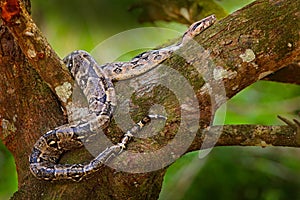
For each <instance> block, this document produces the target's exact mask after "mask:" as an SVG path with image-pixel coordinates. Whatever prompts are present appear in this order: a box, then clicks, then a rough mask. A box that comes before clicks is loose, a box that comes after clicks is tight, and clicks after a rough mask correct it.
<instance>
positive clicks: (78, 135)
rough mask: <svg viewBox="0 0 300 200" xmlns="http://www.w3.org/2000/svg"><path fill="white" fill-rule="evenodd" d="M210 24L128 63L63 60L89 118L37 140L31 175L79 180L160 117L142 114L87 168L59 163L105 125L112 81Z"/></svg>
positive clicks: (144, 67)
mask: <svg viewBox="0 0 300 200" xmlns="http://www.w3.org/2000/svg"><path fill="white" fill-rule="evenodd" d="M215 21H216V17H215V16H214V15H211V16H209V17H207V18H204V19H202V20H201V21H198V22H195V23H194V24H192V25H191V26H190V27H189V29H188V30H187V31H186V32H185V33H184V35H183V37H182V39H181V41H180V42H179V43H177V44H175V45H172V46H169V47H165V48H162V49H158V50H151V51H147V52H144V53H141V54H139V55H138V56H136V57H134V58H133V59H132V60H131V61H129V62H116V63H108V64H105V65H101V66H100V65H98V64H97V63H96V61H95V60H94V59H93V58H92V56H91V55H90V54H89V53H87V52H85V51H83V50H78V51H74V52H72V53H71V54H69V55H68V56H66V57H65V58H64V59H63V61H64V63H65V64H66V66H67V67H68V68H69V70H70V72H71V74H72V76H73V77H74V79H75V81H76V83H77V84H78V86H79V87H80V89H81V90H82V91H83V94H84V96H85V98H86V99H87V102H88V110H89V114H88V116H86V117H83V118H82V119H81V120H79V121H77V122H72V123H70V124H65V125H63V126H60V127H57V128H55V129H53V130H51V131H49V132H47V133H46V134H44V135H43V136H41V137H40V138H39V140H38V141H37V142H36V143H35V145H34V147H33V150H32V153H31V155H30V157H29V162H30V170H31V172H32V174H33V175H34V176H35V177H37V178H39V179H43V180H49V181H54V180H63V179H71V180H74V181H80V180H82V178H84V177H86V176H87V175H89V174H91V173H93V172H95V171H98V170H99V169H101V168H102V167H103V166H104V165H105V164H106V163H108V162H109V161H110V160H111V159H112V158H114V157H116V156H118V155H119V154H120V153H121V152H122V151H123V150H124V148H125V147H126V144H127V143H128V142H129V140H130V139H131V138H132V137H133V136H134V135H135V134H137V132H138V131H139V130H140V129H141V128H142V127H143V126H144V125H146V124H147V123H149V122H150V120H151V118H163V119H164V117H163V116H160V115H148V116H146V117H145V118H144V119H142V120H141V121H140V122H138V123H137V124H136V125H135V126H134V127H132V128H131V129H129V130H128V131H127V132H126V133H125V134H124V136H123V138H122V139H121V142H120V143H118V144H116V145H113V146H110V147H108V148H106V149H105V150H104V151H103V152H101V153H100V154H99V155H98V156H97V157H95V158H94V159H93V160H91V161H90V162H88V163H86V164H59V163H58V161H59V159H60V157H61V156H62V154H64V153H65V152H66V151H69V150H72V149H74V148H78V147H81V146H83V144H84V142H85V141H86V140H88V139H89V136H90V134H92V133H95V132H96V130H97V129H100V128H101V127H102V126H104V125H105V124H108V123H109V121H110V118H111V117H112V114H113V112H114V108H115V106H116V103H117V102H116V97H115V96H116V95H115V89H114V85H113V81H116V80H125V79H129V78H132V77H135V76H139V75H141V74H143V73H145V72H147V71H149V70H151V69H153V68H154V67H156V66H157V65H158V64H159V63H161V62H162V61H164V60H165V59H167V58H169V57H170V56H171V55H172V53H173V52H174V51H176V50H178V49H179V48H181V47H182V46H183V45H184V44H185V43H186V42H188V41H189V40H191V39H192V38H193V37H194V36H195V35H198V34H199V33H201V32H202V31H203V30H205V29H206V28H207V27H209V26H211V25H212V24H213V23H214V22H215Z"/></svg>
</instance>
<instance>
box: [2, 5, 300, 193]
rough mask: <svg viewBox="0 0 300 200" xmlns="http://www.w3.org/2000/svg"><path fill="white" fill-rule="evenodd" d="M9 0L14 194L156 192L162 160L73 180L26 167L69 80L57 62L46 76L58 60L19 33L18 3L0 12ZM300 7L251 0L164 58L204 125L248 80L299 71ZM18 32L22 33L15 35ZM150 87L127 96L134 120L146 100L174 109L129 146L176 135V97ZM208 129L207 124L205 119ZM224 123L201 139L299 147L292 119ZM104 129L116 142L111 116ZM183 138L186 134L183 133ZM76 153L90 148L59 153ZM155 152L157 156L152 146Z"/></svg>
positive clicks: (7, 110) (57, 117)
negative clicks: (37, 174)
mask: <svg viewBox="0 0 300 200" xmlns="http://www.w3.org/2000/svg"><path fill="white" fill-rule="evenodd" d="M7 2H10V3H11V5H15V6H18V5H16V3H15V2H16V1H5V0H2V1H0V6H1V10H2V13H1V16H2V19H3V20H4V22H5V23H3V25H1V27H0V35H1V38H0V74H1V77H0V93H1V95H0V120H1V121H0V122H1V127H0V137H1V139H2V141H3V142H4V144H5V145H6V146H7V148H8V149H9V150H10V151H11V152H12V154H13V155H14V157H15V161H16V165H17V170H18V181H19V191H18V192H17V193H16V194H15V195H14V197H13V199H88V198H89V199H157V198H158V195H159V192H160V189H161V183H162V180H163V175H164V173H165V168H163V169H160V170H157V171H154V172H150V173H136V174H132V173H125V172H117V171H115V170H113V169H111V168H109V167H106V168H104V169H103V170H102V171H100V172H98V173H96V174H95V175H94V176H93V177H91V178H90V179H88V180H85V181H82V182H80V183H70V182H55V183H49V182H45V181H39V180H37V179H35V178H34V177H33V176H32V175H31V174H30V172H29V169H28V164H29V163H28V155H29V154H30V151H31V148H32V146H33V144H34V143H35V141H36V140H37V139H38V138H39V137H40V136H41V135H42V134H44V133H45V132H46V131H47V130H50V129H52V128H54V127H56V126H58V125H61V124H64V123H66V119H65V117H64V116H63V112H62V111H61V105H64V104H63V103H62V102H63V101H62V99H60V101H59V100H58V99H57V94H54V93H53V92H56V90H55V88H56V87H57V86H60V85H63V84H64V83H65V82H66V80H67V81H71V80H69V75H66V73H65V71H64V70H65V69H63V67H62V68H60V69H61V72H60V70H59V72H58V73H61V74H58V75H57V77H61V78H59V79H58V80H57V79H56V80H55V82H51V81H53V80H52V78H51V79H50V80H48V79H46V78H45V74H47V73H46V71H45V70H48V68H47V67H45V66H46V65H47V62H48V61H49V60H50V61H51V60H52V59H53V60H54V61H53V63H56V64H57V65H58V66H60V65H61V64H60V62H59V60H58V58H57V57H56V55H55V54H54V53H50V54H49V53H45V51H47V52H52V50H51V48H50V46H47V45H48V44H47V43H46V41H45V40H44V39H42V40H43V41H42V42H41V43H39V42H40V41H35V40H36V38H35V39H34V37H32V36H31V34H30V33H31V31H29V32H28V33H26V34H27V36H29V38H31V39H29V40H30V41H28V40H27V39H28V38H27V36H26V37H25V36H24V35H21V34H20V32H23V33H24V29H23V28H24V26H23V23H24V20H26V17H29V16H27V15H26V13H24V10H21V11H20V10H19V11H18V10H17V11H16V12H12V13H17V14H16V15H10V14H7V13H5V12H3V11H4V10H5V9H6V10H5V11H10V10H9V9H7V8H9V7H7ZM26 5H28V2H27V4H26ZM5 6H6V7H5ZM299 7H300V2H299V1H294V0H285V1H282V0H270V1H267V0H260V1H256V2H254V3H252V4H251V5H249V6H247V7H245V8H244V9H242V10H240V11H237V12H236V13H234V14H232V15H230V16H228V17H227V18H225V19H223V20H221V21H219V22H218V23H217V24H215V25H214V26H213V27H211V28H210V29H209V30H207V31H205V32H204V33H203V34H201V35H199V36H198V37H197V38H196V40H197V41H198V42H199V43H200V44H201V45H202V47H204V48H205V49H206V51H204V50H202V49H201V50H199V48H197V45H194V44H189V45H187V46H186V48H183V50H182V52H183V54H184V55H185V56H184V59H183V58H182V57H181V56H178V55H174V56H173V57H172V58H170V59H169V60H167V61H166V62H164V64H166V65H167V66H171V67H172V68H173V69H175V70H177V71H178V72H179V73H180V74H182V75H183V76H184V77H185V78H186V79H187V80H189V82H190V83H191V85H192V86H193V90H194V91H195V93H196V96H197V99H198V101H199V105H200V112H201V116H200V126H201V127H202V128H204V127H208V126H209V125H210V124H211V119H212V117H213V114H214V112H215V110H216V109H217V108H218V107H219V106H220V105H221V104H222V103H224V102H225V101H226V100H227V99H228V98H231V97H232V96H234V95H235V94H237V93H238V92H239V91H241V90H243V89H244V88H245V87H247V86H249V85H251V84H252V83H254V82H255V81H257V80H260V79H263V78H264V77H266V76H268V75H270V74H276V72H277V71H279V70H280V69H282V68H284V67H286V66H293V67H294V69H295V71H297V73H299V62H300V42H299V22H300V12H299V9H298V8H299ZM4 8H5V9H4ZM8 13H9V12H8ZM9 16H11V17H9ZM18 19H19V21H18ZM9 22H11V23H9ZM16 22H21V24H18V23H17V24H16ZM31 23H32V21H31ZM29 26H34V25H32V24H29ZM25 28H26V27H25ZM8 29H9V30H10V31H9V30H8ZM34 30H35V31H34V32H33V33H34V35H35V34H39V32H38V30H37V29H34ZM11 33H13V35H12V34H11ZM24 37H25V39H24V40H20V38H24ZM26 38H27V39H26ZM29 43H30V44H31V45H33V47H34V49H35V51H36V52H38V53H36V54H34V53H33V52H30V53H28V49H27V46H28V45H26V44H29ZM20 47H21V48H20ZM31 47H32V46H31ZM45 47H47V50H45ZM49 48H50V49H49ZM21 49H22V50H21ZM185 52H188V54H186V53H185ZM208 52H210V53H208ZM33 55H43V56H35V57H34V59H32V56H33ZM207 55H210V59H211V60H212V61H213V63H214V65H213V64H211V63H207ZM51 62H52V61H51ZM198 65H201V66H203V67H202V68H201V75H203V76H201V75H200V74H199V71H197V70H196V69H195V66H198ZM213 66H215V67H213ZM158 70H159V69H158ZM153 73H154V72H149V73H147V75H146V76H143V77H142V78H143V80H144V81H145V82H149V83H152V81H153V80H152V79H153V78H152V76H151V75H153ZM297 73H296V74H297ZM277 76H279V77H280V75H277ZM203 77H204V78H203ZM291 77H293V76H291ZM296 77H297V75H296ZM273 78H274V76H273ZM274 79H277V80H286V82H289V80H296V82H295V81H290V82H293V83H298V82H297V80H299V78H298V79H297V78H294V77H293V78H287V79H285V78H283V77H280V78H274ZM204 80H205V81H204ZM46 82H47V84H46ZM129 83H130V81H129ZM220 88H221V89H222V88H224V89H225V91H226V98H227V99H226V98H225V97H224V96H219V94H220V92H222V91H220ZM147 89H149V88H142V89H140V90H138V91H136V95H135V96H134V97H133V98H132V103H133V105H135V106H132V116H133V118H134V119H135V120H136V119H139V117H137V116H143V115H145V114H146V113H147V108H149V106H150V105H151V104H153V103H157V104H161V105H164V106H165V108H166V111H167V112H168V113H172V114H171V116H169V119H168V122H167V124H166V126H165V128H164V130H163V131H162V132H161V133H160V134H158V135H157V136H155V137H151V138H147V139H143V140H138V139H137V140H135V141H134V142H132V143H131V144H130V146H129V149H131V150H133V151H153V150H157V149H160V148H162V147H163V146H164V145H166V144H168V142H169V141H170V140H171V139H172V138H174V137H175V135H176V130H178V128H179V126H180V123H179V122H180V106H179V105H178V102H177V101H176V100H174V98H176V97H175V96H174V95H173V94H172V93H171V92H170V91H169V90H164V89H163V87H160V86H157V87H156V86H155V87H154V88H153V90H151V91H150V92H149V91H148V90H147ZM58 97H60V96H59V95H58ZM212 105H214V107H213V108H212ZM193 118H195V116H193V115H191V116H190V119H191V120H192V119H193ZM212 129H220V127H215V128H212ZM205 130H206V132H207V131H208V128H207V129H205ZM221 131H222V132H223V133H224V134H222V135H221V137H220V138H219V139H218V137H217V136H218V135H214V133H215V132H216V130H214V131H212V130H209V133H210V134H208V136H209V137H207V138H206V139H205V140H206V141H208V142H206V143H205V146H204V148H208V147H210V146H211V145H214V143H215V142H216V140H217V139H218V142H217V145H222V146H224V145H246V146H249V145H251V146H253V145H258V146H263V147H265V146H268V145H278V146H292V147H299V146H300V142H299V131H295V130H293V129H291V128H289V127H263V126H258V125H257V126H250V125H245V126H229V127H226V126H225V127H223V130H221ZM105 133H106V134H107V136H108V137H110V138H111V140H112V141H113V142H114V143H116V142H118V140H119V139H120V137H121V135H122V133H121V131H120V130H119V129H118V128H117V126H116V125H114V124H112V126H111V127H110V128H108V129H107V130H105ZM202 133H203V131H198V132H197V134H196V136H195V138H194V140H193V142H192V144H191V145H190V147H189V149H188V150H186V152H187V151H192V150H197V149H199V148H200V147H201V144H202V143H203V141H204V137H203V134H202ZM181 139H182V140H184V139H185V136H182V138H181ZM180 145H181V144H180V143H179V144H178V146H176V148H175V150H174V151H175V157H176V156H180V155H177V154H176V149H180V148H181V146H180ZM82 157H83V158H85V160H88V159H91V155H90V154H89V153H88V151H84V150H83V149H81V150H76V151H72V152H71V153H69V154H67V155H65V156H64V158H63V159H64V161H66V162H72V161H74V162H80V161H81V159H80V158H82ZM157 157H158V159H159V158H160V156H159V155H158V156H157ZM135 160H136V161H138V162H140V163H142V164H143V163H144V162H146V161H144V160H143V158H135V157H132V158H131V159H130V160H126V161H124V164H128V165H129V164H130V163H129V162H131V161H135ZM161 161H162V163H163V162H164V161H163V160H161Z"/></svg>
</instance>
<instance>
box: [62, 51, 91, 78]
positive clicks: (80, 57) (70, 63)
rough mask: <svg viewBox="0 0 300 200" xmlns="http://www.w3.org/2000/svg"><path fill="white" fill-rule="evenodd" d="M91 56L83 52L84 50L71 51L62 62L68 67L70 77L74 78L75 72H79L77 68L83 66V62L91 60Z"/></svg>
mask: <svg viewBox="0 0 300 200" xmlns="http://www.w3.org/2000/svg"><path fill="white" fill-rule="evenodd" d="M91 58H92V57H91V55H90V54H89V53H88V52H86V51H84V50H77V51H73V52H72V53H70V54H69V55H67V56H66V57H65V58H64V59H63V62H64V63H65V65H66V66H67V67H68V69H69V71H70V72H71V74H72V76H73V77H75V75H76V74H77V72H78V71H79V70H80V69H79V68H80V67H81V66H83V65H84V64H87V62H85V61H88V62H90V61H89V59H91Z"/></svg>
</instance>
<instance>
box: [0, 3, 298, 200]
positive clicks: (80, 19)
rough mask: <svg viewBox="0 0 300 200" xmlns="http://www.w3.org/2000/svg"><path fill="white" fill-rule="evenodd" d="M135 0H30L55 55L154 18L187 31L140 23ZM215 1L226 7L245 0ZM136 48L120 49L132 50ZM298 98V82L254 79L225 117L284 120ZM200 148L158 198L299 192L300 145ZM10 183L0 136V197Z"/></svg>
mask: <svg viewBox="0 0 300 200" xmlns="http://www.w3.org/2000/svg"><path fill="white" fill-rule="evenodd" d="M136 1H137V0H127V1H123V0H103V1H98V0H88V1H81V0H73V1H61V0H51V1H50V0H43V1H41V0H40V1H39V0H32V1H31V2H32V14H33V16H34V19H35V21H36V22H37V23H38V25H39V27H40V28H41V29H42V31H43V32H44V34H45V35H46V37H47V38H48V40H49V42H50V44H51V45H52V46H53V48H54V49H55V50H56V51H57V52H58V54H59V55H60V56H61V57H64V56H65V55H66V54H68V53H69V52H71V51H73V50H75V49H85V50H87V51H91V50H92V49H93V48H95V46H96V45H97V44H99V43H100V42H101V41H103V40H105V39H106V38H109V37H110V36H112V35H114V34H117V33H119V32H121V31H124V30H128V29H133V28H137V27H143V26H159V27H167V28H172V29H176V30H178V31H180V32H183V31H185V29H186V27H185V26H183V25H180V24H176V23H174V22H172V23H166V22H155V24H150V23H148V24H147V23H146V24H139V23H138V22H137V18H138V15H139V11H134V12H128V10H127V8H128V7H129V6H130V5H132V4H133V3H135V2H136ZM207 2H211V1H209V0H207ZM214 2H215V3H216V4H217V5H219V6H221V7H222V8H223V9H225V10H226V11H227V12H228V13H231V12H233V11H234V10H236V9H238V8H240V7H242V6H244V5H246V4H247V3H250V2H251V0H242V1H241V0H227V1H225V0H215V1H214ZM216 4H214V6H216ZM136 39H137V40H138V39H139V38H136ZM164 42H166V41H162V42H161V44H163V43H164ZM111 48H118V47H111ZM136 53H137V52H134V54H132V55H131V54H130V55H127V56H125V57H126V58H127V57H133V56H134V55H135V54H136ZM94 56H96V55H94ZM299 102H300V88H299V86H294V85H289V84H279V83H272V82H264V81H260V82H257V83H256V84H254V85H252V86H251V87H249V88H246V89H245V90H244V91H242V92H241V93H239V94H238V95H237V96H235V97H234V98H233V99H231V100H230V101H229V102H228V103H227V111H226V119H225V123H226V124H247V123H248V124H266V125H271V124H282V122H280V121H279V120H278V119H277V118H276V116H277V115H282V116H284V117H287V118H290V119H291V118H296V117H297V116H296V115H297V112H298V113H299V112H300V105H299ZM221 122H222V119H216V124H218V123H221ZM199 153H200V154H201V152H192V153H189V154H187V155H185V156H183V157H182V158H181V159H179V160H178V161H176V162H175V163H174V164H173V165H172V166H171V167H170V168H169V169H168V172H167V174H166V176H165V181H164V184H163V190H162V192H161V195H160V199H161V200H164V199H266V200H277V199H278V200H279V199H300V190H299V189H300V162H299V161H300V151H299V150H298V149H293V148H269V147H268V148H265V149H262V148H258V147H257V148H254V147H249V148H242V147H221V148H220V147H219V148H214V149H213V150H212V152H211V153H210V154H209V155H208V156H207V157H205V158H203V159H199V158H198V155H199ZM16 190H17V175H16V171H15V165H14V162H13V158H12V156H11V155H10V153H9V152H8V151H7V150H6V149H5V147H4V145H2V144H0V199H8V198H9V196H11V195H12V193H13V192H14V191H16Z"/></svg>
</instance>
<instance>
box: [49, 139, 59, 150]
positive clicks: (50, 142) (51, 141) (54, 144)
mask: <svg viewBox="0 0 300 200" xmlns="http://www.w3.org/2000/svg"><path fill="white" fill-rule="evenodd" d="M48 145H49V146H50V147H53V148H57V147H58V146H57V142H56V141H55V140H49V141H48Z"/></svg>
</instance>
